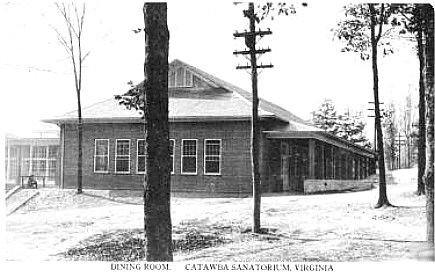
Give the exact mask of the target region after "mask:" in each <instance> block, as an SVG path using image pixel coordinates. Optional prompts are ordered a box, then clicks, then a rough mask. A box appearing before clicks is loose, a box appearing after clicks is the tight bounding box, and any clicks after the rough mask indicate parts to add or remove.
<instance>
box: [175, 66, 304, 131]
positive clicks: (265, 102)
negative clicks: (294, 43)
mask: <svg viewBox="0 0 435 277" xmlns="http://www.w3.org/2000/svg"><path fill="white" fill-rule="evenodd" d="M173 63H180V64H182V65H184V66H186V67H188V68H189V69H191V70H193V71H196V73H197V74H199V75H201V76H202V77H205V78H206V79H208V80H209V81H211V82H212V83H214V84H216V85H221V86H224V87H226V88H228V89H230V90H232V91H233V92H235V93H236V94H238V95H239V96H241V97H242V98H243V99H246V100H247V101H248V102H249V103H252V102H251V101H252V93H251V92H249V91H246V90H244V89H242V88H240V87H238V86H236V85H234V84H231V83H229V82H227V81H224V80H222V79H220V78H218V77H216V76H214V75H212V74H210V73H207V72H205V71H203V70H201V69H199V68H197V67H195V66H192V65H190V64H188V63H186V62H183V61H181V60H179V59H174V60H173V61H172V62H171V64H173ZM204 75H205V76H204ZM259 99H260V103H259V108H260V109H261V110H263V111H265V112H269V113H272V114H275V115H276V116H277V117H279V118H282V117H283V116H282V115H279V114H276V112H274V111H268V110H267V108H264V107H261V104H263V105H266V106H267V105H269V106H273V108H275V109H279V110H281V111H280V113H286V115H287V116H286V117H285V118H284V119H285V120H291V121H296V122H297V123H300V124H306V125H309V126H312V124H310V122H308V121H306V120H304V119H302V118H300V117H299V116H297V115H294V114H293V113H292V112H290V111H288V110H287V109H284V108H283V107H281V106H279V105H277V104H275V103H273V102H270V101H268V100H265V99H263V98H261V97H259Z"/></svg>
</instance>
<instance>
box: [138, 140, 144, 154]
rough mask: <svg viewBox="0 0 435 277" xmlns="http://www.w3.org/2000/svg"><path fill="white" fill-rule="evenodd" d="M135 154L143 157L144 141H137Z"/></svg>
mask: <svg viewBox="0 0 435 277" xmlns="http://www.w3.org/2000/svg"><path fill="white" fill-rule="evenodd" d="M137 154H138V155H145V140H143V139H141V140H138V141H137Z"/></svg>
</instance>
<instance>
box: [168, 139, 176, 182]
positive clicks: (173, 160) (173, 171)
mask: <svg viewBox="0 0 435 277" xmlns="http://www.w3.org/2000/svg"><path fill="white" fill-rule="evenodd" d="M171 141H173V142H174V145H173V147H172V155H169V156H171V157H172V170H171V175H174V174H175V139H169V147H171ZM170 153H171V152H169V154H170Z"/></svg>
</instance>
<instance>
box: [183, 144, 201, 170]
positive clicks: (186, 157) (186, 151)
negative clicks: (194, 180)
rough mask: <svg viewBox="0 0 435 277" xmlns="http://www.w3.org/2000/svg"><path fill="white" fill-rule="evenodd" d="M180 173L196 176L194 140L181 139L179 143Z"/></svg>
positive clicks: (195, 145) (195, 146) (195, 147)
mask: <svg viewBox="0 0 435 277" xmlns="http://www.w3.org/2000/svg"><path fill="white" fill-rule="evenodd" d="M181 148H182V149H181V173H183V174H196V150H197V140H196V139H183V140H182V143H181Z"/></svg>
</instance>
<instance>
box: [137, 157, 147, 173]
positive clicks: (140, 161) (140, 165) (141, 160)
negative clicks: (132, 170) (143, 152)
mask: <svg viewBox="0 0 435 277" xmlns="http://www.w3.org/2000/svg"><path fill="white" fill-rule="evenodd" d="M137 171H138V172H145V157H138V158H137Z"/></svg>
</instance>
